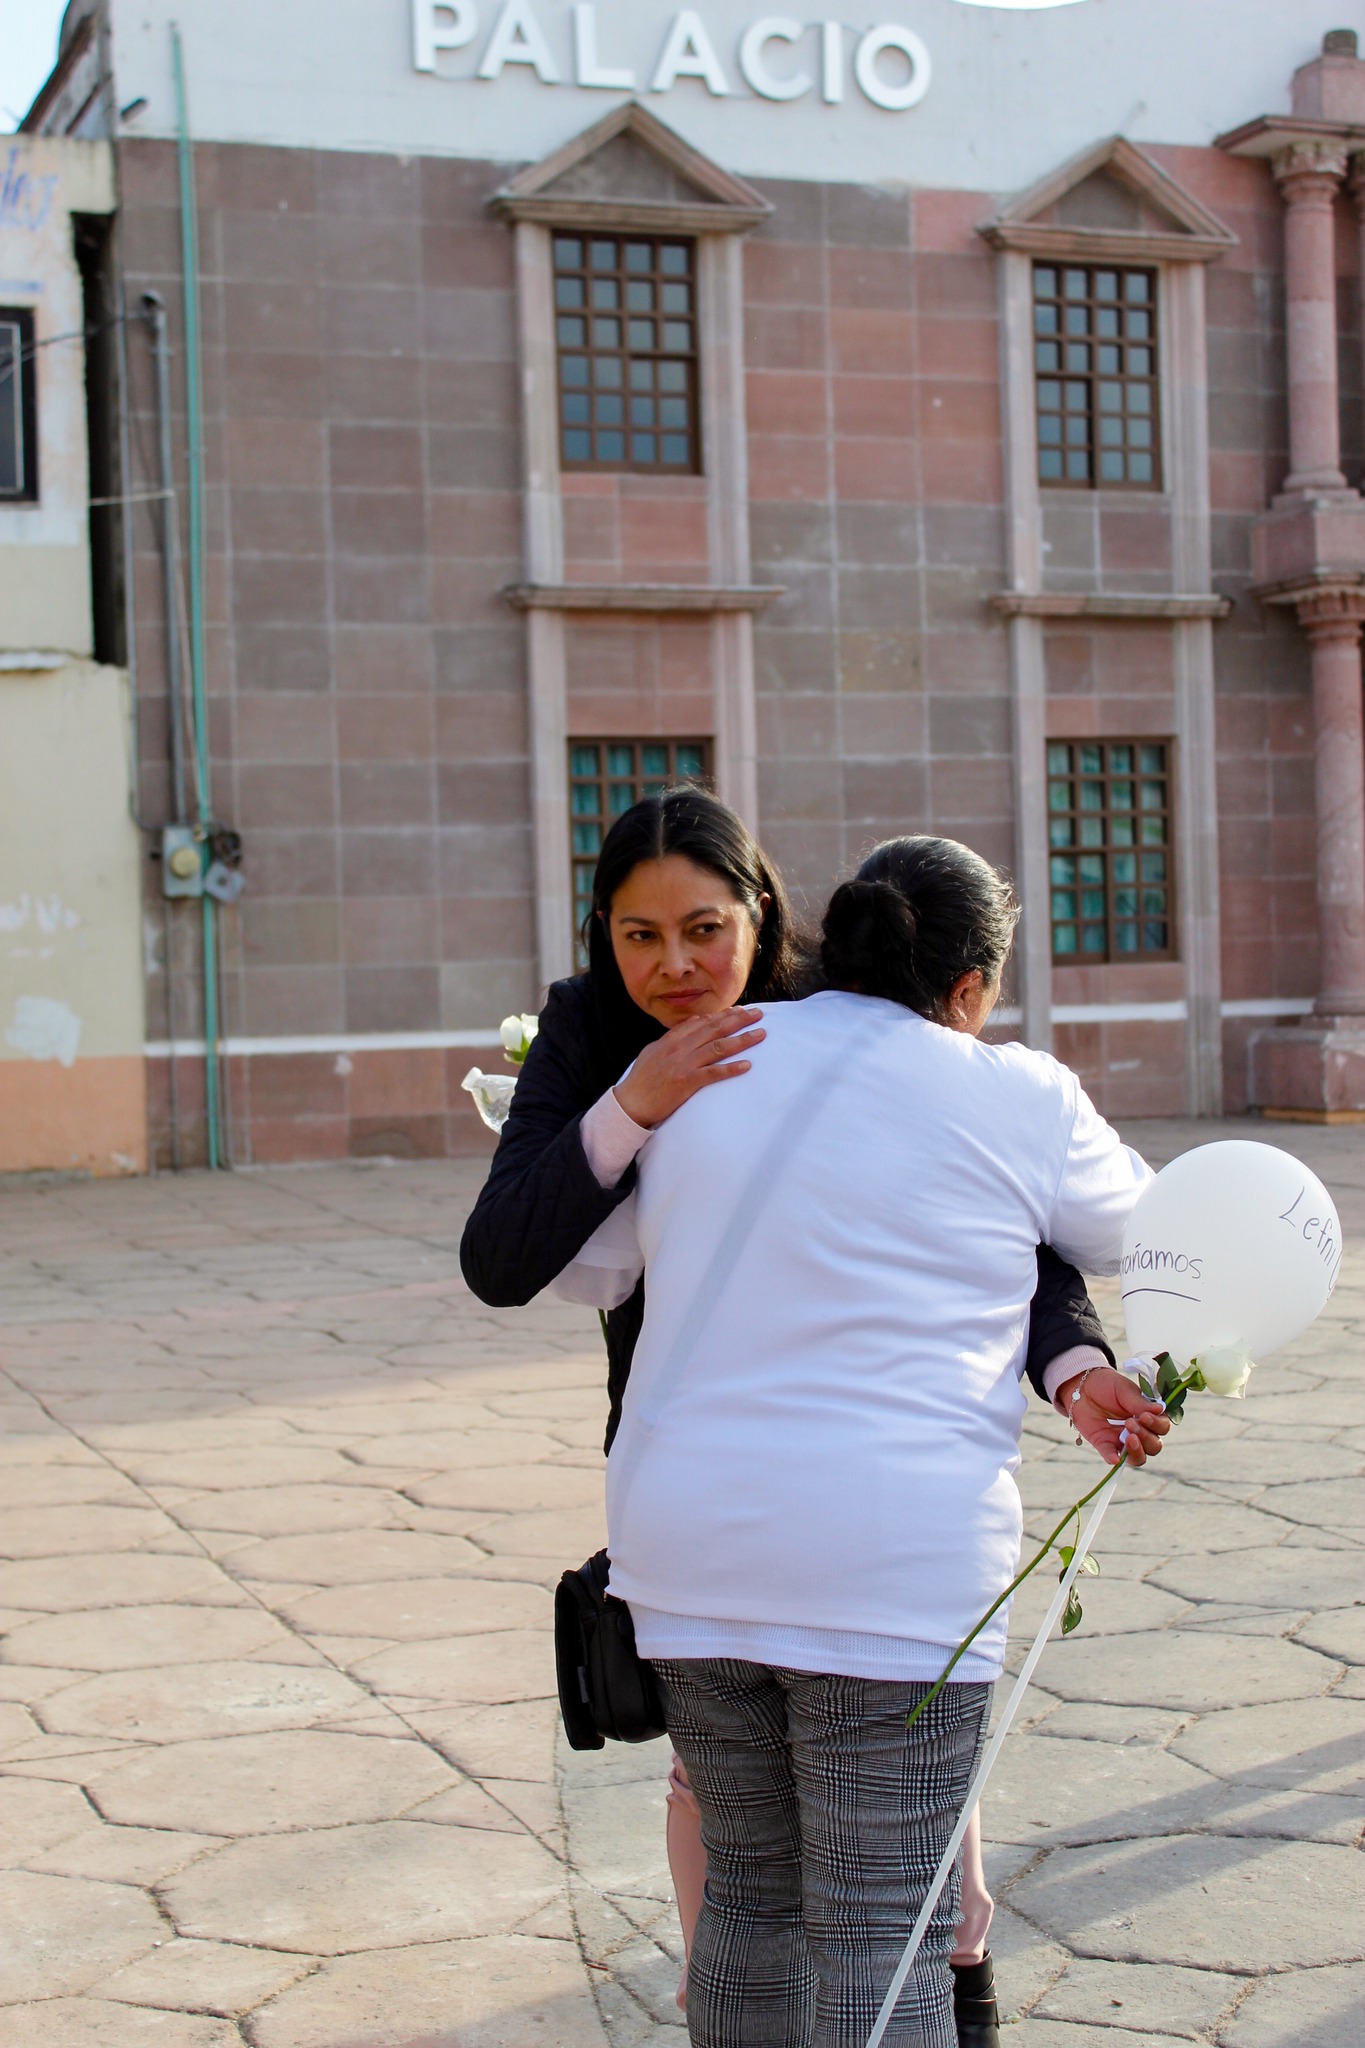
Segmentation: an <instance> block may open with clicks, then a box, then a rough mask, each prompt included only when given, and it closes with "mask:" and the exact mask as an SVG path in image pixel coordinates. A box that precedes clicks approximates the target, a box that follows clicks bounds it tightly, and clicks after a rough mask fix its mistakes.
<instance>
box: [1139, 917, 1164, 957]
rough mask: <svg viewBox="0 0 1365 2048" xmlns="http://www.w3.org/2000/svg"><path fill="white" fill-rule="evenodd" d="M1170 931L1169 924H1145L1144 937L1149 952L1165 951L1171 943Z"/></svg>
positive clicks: (1143, 928)
mask: <svg viewBox="0 0 1365 2048" xmlns="http://www.w3.org/2000/svg"><path fill="white" fill-rule="evenodd" d="M1169 933H1170V927H1169V925H1165V924H1144V925H1143V927H1142V939H1143V944H1144V945H1145V946H1146V948H1147V950H1148V952H1149V953H1164V952H1165V950H1166V948H1167V946H1168V944H1169V943H1170V938H1169Z"/></svg>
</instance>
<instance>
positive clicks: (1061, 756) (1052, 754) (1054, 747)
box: [1047, 740, 1071, 775]
mask: <svg viewBox="0 0 1365 2048" xmlns="http://www.w3.org/2000/svg"><path fill="white" fill-rule="evenodd" d="M1070 769H1071V749H1070V747H1067V746H1063V745H1062V743H1061V741H1060V740H1053V742H1052V743H1051V745H1050V746H1049V747H1048V750H1047V772H1048V774H1049V775H1066V774H1069V772H1070Z"/></svg>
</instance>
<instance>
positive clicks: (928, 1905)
mask: <svg viewBox="0 0 1365 2048" xmlns="http://www.w3.org/2000/svg"><path fill="white" fill-rule="evenodd" d="M1117 1491H1118V1481H1117V1479H1116V1480H1115V1481H1114V1483H1113V1485H1112V1486H1106V1487H1105V1489H1104V1492H1103V1493H1102V1494H1101V1495H1100V1497H1099V1499H1098V1500H1097V1501H1096V1502H1095V1505H1094V1507H1093V1508H1092V1509H1091V1511H1090V1520H1089V1521H1088V1522H1087V1523H1086V1525H1085V1528H1084V1530H1083V1532H1082V1534H1081V1540H1080V1542H1079V1543H1078V1544H1077V1545H1076V1554H1075V1556H1074V1557H1073V1558H1072V1560H1071V1562H1070V1564H1069V1565H1068V1566H1067V1568H1066V1570H1065V1572H1064V1573H1063V1574H1062V1581H1061V1584H1060V1585H1059V1586H1058V1588H1057V1590H1056V1592H1055V1593H1054V1594H1053V1596H1052V1600H1051V1602H1050V1604H1049V1606H1048V1610H1047V1613H1046V1614H1045V1615H1044V1616H1043V1624H1042V1627H1041V1628H1040V1629H1039V1631H1038V1633H1037V1635H1036V1636H1035V1637H1034V1639H1033V1647H1032V1649H1031V1650H1030V1651H1029V1653H1028V1655H1027V1657H1025V1659H1024V1662H1023V1664H1022V1666H1021V1667H1020V1671H1019V1676H1018V1677H1017V1678H1016V1679H1015V1681H1014V1690H1013V1692H1012V1693H1011V1694H1010V1696H1009V1699H1008V1700H1007V1701H1006V1703H1005V1711H1004V1712H1003V1713H1002V1714H1001V1716H1000V1720H999V1723H998V1725H997V1727H996V1730H995V1733H994V1735H992V1737H991V1739H990V1741H989V1743H988V1744H987V1745H986V1750H985V1754H984V1755H983V1756H982V1759H981V1762H980V1764H979V1765H978V1767H977V1773H976V1776H975V1777H974V1778H973V1780H972V1788H971V1790H970V1792H969V1793H968V1794H967V1799H966V1803H965V1805H964V1806H963V1808H962V1811H961V1813H960V1814H959V1815H958V1821H957V1826H956V1827H955V1828H954V1829H953V1832H952V1834H951V1836H950V1837H949V1840H948V1846H947V1848H946V1849H945V1850H944V1852H943V1856H942V1858H941V1860H940V1862H939V1866H938V1869H937V1870H936V1871H935V1872H934V1876H933V1880H932V1882H931V1883H930V1886H929V1889H928V1891H927V1892H926V1894H925V1898H924V1904H923V1905H922V1906H921V1907H920V1911H919V1918H918V1920H916V1922H915V1924H914V1927H913V1928H912V1929H911V1931H910V1939H909V1941H907V1942H906V1944H905V1951H904V1953H903V1955H902V1956H901V1959H900V1962H899V1963H898V1964H897V1966H896V1974H895V1976H894V1977H893V1978H892V1979H891V1983H890V1986H889V1988H888V1990H887V1994H886V1996H885V1998H884V1999H883V2000H882V2006H881V2011H880V2012H879V2013H878V2014H877V2022H876V2025H875V2026H874V2027H873V2029H872V2032H871V2033H870V2034H869V2035H868V2037H867V2048H879V2043H880V2042H881V2040H882V2039H883V2037H884V2036H885V2033H886V2030H887V2028H888V2027H889V2026H890V2024H891V2021H892V2018H893V2016H894V2014H895V2010H896V2005H897V2002H898V2000H899V1998H900V1995H901V1991H902V1990H903V1988H904V1985H905V1980H906V1978H907V1977H908V1976H909V1975H910V1972H911V1970H912V1969H913V1968H914V1963H915V1957H916V1956H917V1955H918V1954H919V1951H920V1943H921V1942H922V1941H923V1940H924V1930H925V1929H926V1927H927V1926H928V1925H929V1920H930V1916H931V1915H932V1913H933V1910H934V1907H935V1906H936V1905H937V1904H938V1900H939V1894H940V1892H941V1891H942V1890H943V1887H944V1885H945V1884H947V1882H948V1877H949V1873H950V1872H951V1870H952V1867H953V1864H954V1863H955V1862H956V1861H957V1852H958V1850H959V1849H960V1848H961V1847H962V1838H963V1836H964V1835H965V1834H966V1832H967V1828H968V1826H969V1824H970V1822H971V1818H972V1815H973V1814H974V1813H975V1812H976V1809H977V1807H978V1806H979V1805H980V1804H981V1795H982V1793H983V1792H984V1791H985V1789H986V1780H987V1779H988V1778H989V1777H990V1774H991V1772H992V1770H993V1769H994V1768H995V1760H996V1758H997V1757H998V1756H999V1754H1000V1750H1001V1747H1002V1745H1003V1743H1004V1740H1005V1737H1006V1736H1007V1735H1008V1734H1009V1732H1010V1726H1011V1723H1012V1722H1013V1720H1014V1717H1015V1715H1016V1714H1017V1713H1018V1711H1019V1709H1020V1707H1021V1706H1022V1705H1023V1701H1024V1694H1025V1693H1026V1692H1027V1691H1028V1689H1029V1683H1030V1681H1031V1679H1032V1677H1033V1674H1034V1672H1035V1671H1036V1669H1037V1668H1038V1659H1039V1658H1040V1657H1041V1656H1042V1654H1043V1651H1044V1650H1045V1649H1046V1648H1047V1640H1048V1637H1049V1636H1050V1635H1051V1634H1052V1631H1053V1629H1054V1628H1055V1627H1056V1626H1057V1618H1058V1616H1059V1615H1060V1614H1061V1611H1062V1609H1063V1608H1064V1607H1065V1605H1066V1602H1067V1596H1068V1595H1069V1593H1070V1591H1071V1588H1072V1587H1073V1586H1074V1585H1075V1583H1076V1575H1077V1573H1078V1572H1079V1571H1080V1569H1081V1566H1082V1565H1083V1564H1084V1563H1085V1560H1086V1558H1087V1556H1088V1555H1089V1552H1090V1546H1091V1544H1092V1543H1093V1542H1094V1540H1095V1532H1096V1530H1097V1529H1098V1528H1099V1526H1100V1523H1101V1522H1102V1521H1103V1520H1104V1515H1105V1510H1106V1509H1107V1508H1108V1506H1109V1503H1110V1501H1111V1500H1112V1499H1113V1497H1114V1494H1115V1493H1116V1492H1117Z"/></svg>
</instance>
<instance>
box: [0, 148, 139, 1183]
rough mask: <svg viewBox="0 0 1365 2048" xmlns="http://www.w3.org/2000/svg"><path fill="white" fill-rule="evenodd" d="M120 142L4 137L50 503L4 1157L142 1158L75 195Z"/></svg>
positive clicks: (119, 731)
mask: <svg viewBox="0 0 1365 2048" xmlns="http://www.w3.org/2000/svg"><path fill="white" fill-rule="evenodd" d="M112 204H113V177H112V169H111V164H110V158H109V153H108V150H107V148H106V147H105V146H104V145H102V144H98V143H73V142H65V141H47V140H29V139H28V138H26V137H22V136H15V137H5V138H3V139H2V140H0V304H4V305H27V306H31V307H32V308H33V310H34V315H35V320H36V327H37V339H38V341H39V343H40V344H49V345H42V346H40V350H39V354H38V356H37V363H38V461H39V489H40V499H39V502H38V503H37V504H36V505H6V506H0V1172H18V1171H24V1170H27V1169H31V1168H39V1167H56V1168H67V1169H71V1168H74V1169H77V1170H81V1171H86V1172H91V1173H132V1172H137V1171H139V1170H141V1169H142V1168H144V1167H145V1165H146V1157H147V1138H146V1126H147V1117H146V1081H145V1062H144V1059H143V1050H142V1048H143V1037H144V1032H143V990H142V961H141V953H142V948H141V939H140V929H141V909H140V899H139V886H138V883H139V875H138V868H139V860H140V849H139V845H138V835H137V831H136V829H135V827H134V825H133V822H132V818H131V816H130V814H129V807H128V789H129V773H128V747H129V725H128V701H127V678H126V676H125V675H124V673H123V671H122V670H120V669H112V668H102V667H99V666H97V665H96V664H95V663H94V662H93V661H91V660H89V659H88V658H87V657H88V656H89V653H90V648H91V610H90V560H89V546H88V538H87V533H88V528H87V519H88V491H89V483H88V470H87V457H86V421H85V361H84V351H83V349H82V347H81V344H80V341H79V340H78V339H76V340H67V339H62V338H59V337H66V336H70V335H72V334H73V332H74V333H75V334H76V335H79V332H80V329H81V325H82V305H81V285H80V275H79V272H78V270H77V267H76V263H75V258H74V255H73V252H72V242H71V219H70V216H71V214H72V213H73V212H80V213H103V212H107V211H108V210H109V209H110V207H111V206H112Z"/></svg>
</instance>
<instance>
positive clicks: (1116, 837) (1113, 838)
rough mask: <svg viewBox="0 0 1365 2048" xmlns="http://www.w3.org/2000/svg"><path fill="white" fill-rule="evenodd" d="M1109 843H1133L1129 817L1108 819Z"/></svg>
mask: <svg viewBox="0 0 1365 2048" xmlns="http://www.w3.org/2000/svg"><path fill="white" fill-rule="evenodd" d="M1109 844H1110V845H1111V846H1131V845H1132V844H1133V820H1132V819H1131V818H1111V819H1110V820H1109Z"/></svg>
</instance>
